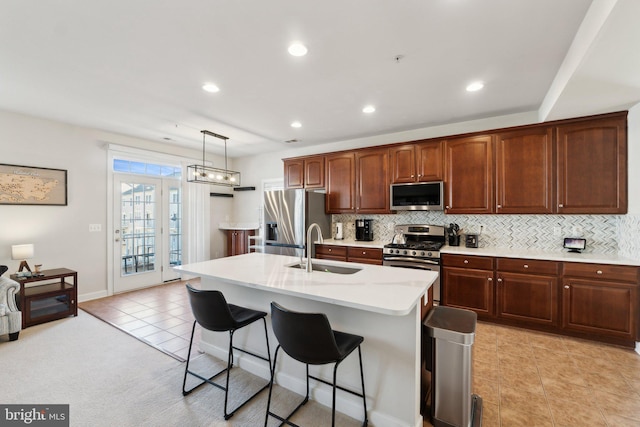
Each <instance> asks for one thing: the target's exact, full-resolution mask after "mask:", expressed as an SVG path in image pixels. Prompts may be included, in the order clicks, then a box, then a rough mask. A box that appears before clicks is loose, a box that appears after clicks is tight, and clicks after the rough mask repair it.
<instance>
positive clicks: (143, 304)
mask: <svg viewBox="0 0 640 427" xmlns="http://www.w3.org/2000/svg"><path fill="white" fill-rule="evenodd" d="M185 283H187V282H182V281H180V282H172V283H167V284H163V285H158V286H154V287H151V288H146V289H141V290H138V291H133V292H127V293H123V294H118V295H114V296H111V297H106V298H100V299H96V300H92V301H87V302H83V303H80V305H79V307H80V308H81V309H83V310H85V311H87V312H88V313H90V314H92V315H94V316H96V317H98V318H100V319H102V320H104V321H105V322H108V323H110V324H112V325H114V326H115V327H117V328H119V329H122V330H123V331H125V332H127V333H128V334H130V335H133V336H134V337H136V338H138V339H140V340H141V341H144V342H146V343H148V344H150V345H152V346H154V347H156V348H158V349H160V350H162V351H164V352H165V353H168V354H169V355H171V356H173V357H175V358H176V359H178V360H186V358H187V353H188V350H189V338H190V337H191V328H192V327H193V321H194V318H193V314H192V312H191V305H190V304H189V297H188V295H187V291H186V289H185ZM189 283H191V284H193V285H196V287H197V286H199V283H200V279H195V280H190V281H189ZM199 341H200V328H199V327H196V333H195V336H194V344H193V350H192V357H193V353H194V352H195V355H197V354H198V353H197V349H198V342H199Z"/></svg>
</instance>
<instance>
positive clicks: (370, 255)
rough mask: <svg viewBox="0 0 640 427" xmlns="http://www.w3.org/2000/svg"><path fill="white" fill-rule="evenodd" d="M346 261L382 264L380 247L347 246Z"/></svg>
mask: <svg viewBox="0 0 640 427" xmlns="http://www.w3.org/2000/svg"><path fill="white" fill-rule="evenodd" d="M347 261H348V262H360V263H363V264H373V265H382V249H377V248H364V247H360V246H349V247H348V248H347Z"/></svg>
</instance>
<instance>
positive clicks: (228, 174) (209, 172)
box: [187, 130, 240, 187]
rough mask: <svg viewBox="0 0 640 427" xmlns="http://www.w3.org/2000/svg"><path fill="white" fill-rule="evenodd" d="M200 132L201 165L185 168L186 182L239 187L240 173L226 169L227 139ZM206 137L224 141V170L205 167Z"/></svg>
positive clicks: (211, 133)
mask: <svg viewBox="0 0 640 427" xmlns="http://www.w3.org/2000/svg"><path fill="white" fill-rule="evenodd" d="M200 132H202V164H201V165H189V166H187V182H198V183H201V184H211V185H222V186H225V187H238V186H240V172H236V171H232V170H229V169H228V168H227V139H229V138H227V137H226V136H222V135H218V134H217V133H213V132H210V131H208V130H201V131H200ZM207 135H209V136H214V137H216V138H220V139H222V140H224V169H220V168H214V167H210V166H206V165H205V150H204V147H205V138H206V136H207Z"/></svg>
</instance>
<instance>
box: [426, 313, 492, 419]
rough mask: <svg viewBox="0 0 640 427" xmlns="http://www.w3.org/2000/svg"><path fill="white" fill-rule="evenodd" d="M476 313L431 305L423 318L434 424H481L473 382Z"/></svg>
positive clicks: (480, 399)
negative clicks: (429, 348)
mask: <svg viewBox="0 0 640 427" xmlns="http://www.w3.org/2000/svg"><path fill="white" fill-rule="evenodd" d="M476 323H477V315H476V313H474V312H473V311H469V310H462V309H459V308H453V307H445V306H441V305H440V306H435V307H433V309H432V310H431V311H430V312H429V314H428V315H427V318H426V319H425V321H424V326H425V334H426V335H427V336H426V337H424V339H431V343H430V344H431V346H430V347H431V364H432V366H431V375H432V384H431V399H432V400H431V416H432V421H433V425H434V426H435V427H470V426H473V427H476V426H481V425H482V398H481V397H480V396H477V395H474V394H472V393H471V391H472V386H473V352H472V350H473V348H472V347H473V342H474V339H475V335H476Z"/></svg>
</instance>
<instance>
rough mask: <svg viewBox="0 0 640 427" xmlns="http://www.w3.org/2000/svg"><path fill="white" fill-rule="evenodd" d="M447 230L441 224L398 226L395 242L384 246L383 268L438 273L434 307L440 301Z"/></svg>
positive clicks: (435, 283)
mask: <svg viewBox="0 0 640 427" xmlns="http://www.w3.org/2000/svg"><path fill="white" fill-rule="evenodd" d="M444 231H445V230H444V227H441V226H439V225H421V224H405V225H397V226H396V237H394V239H393V240H394V243H390V244H388V245H384V249H383V251H382V265H386V266H388V267H402V268H412V269H419V270H428V271H433V272H436V273H438V277H437V278H436V280H435V281H434V282H433V301H434V304H439V302H440V248H441V247H442V246H444V242H445V237H444Z"/></svg>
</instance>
